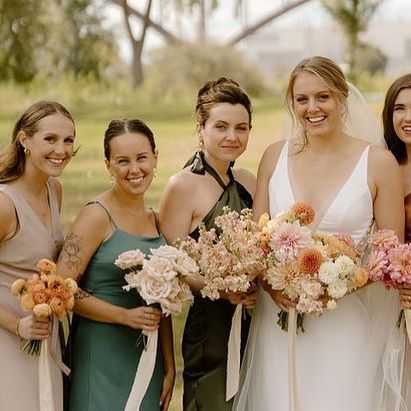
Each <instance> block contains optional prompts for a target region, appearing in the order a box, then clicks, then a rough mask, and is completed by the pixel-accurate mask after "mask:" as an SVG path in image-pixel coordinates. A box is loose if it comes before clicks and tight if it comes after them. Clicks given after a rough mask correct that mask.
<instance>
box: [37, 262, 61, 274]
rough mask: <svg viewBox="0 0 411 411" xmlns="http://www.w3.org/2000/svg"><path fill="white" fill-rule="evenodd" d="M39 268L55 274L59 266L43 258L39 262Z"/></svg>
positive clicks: (45, 272) (44, 271)
mask: <svg viewBox="0 0 411 411" xmlns="http://www.w3.org/2000/svg"><path fill="white" fill-rule="evenodd" d="M37 268H38V269H39V270H40V271H41V272H42V273H44V274H47V275H48V274H55V273H56V271H57V266H56V264H55V263H54V262H53V261H50V260H48V259H47V258H43V259H42V260H40V261H39V262H38V263H37Z"/></svg>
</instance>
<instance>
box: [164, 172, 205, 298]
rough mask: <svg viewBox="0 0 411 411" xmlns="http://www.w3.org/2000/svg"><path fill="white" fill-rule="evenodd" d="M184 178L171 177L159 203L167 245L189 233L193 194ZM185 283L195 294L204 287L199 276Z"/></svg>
mask: <svg viewBox="0 0 411 411" xmlns="http://www.w3.org/2000/svg"><path fill="white" fill-rule="evenodd" d="M186 177H187V176H185V175H184V174H182V173H179V174H177V175H175V176H173V177H171V179H170V181H169V182H168V184H167V186H166V187H165V189H164V192H163V196H162V198H161V201H160V214H159V217H160V228H161V232H162V233H163V235H164V237H165V239H166V241H167V243H168V244H172V243H173V242H174V241H175V240H177V239H179V238H180V239H183V238H185V237H187V235H188V234H189V233H190V228H191V224H192V221H193V216H194V204H193V197H195V194H194V190H193V187H192V184H191V182H190V181H189V180H188V179H187V178H186ZM196 200H197V201H198V200H199V199H198V198H197V199H196ZM187 283H188V285H189V286H190V288H191V290H192V291H193V292H195V293H199V292H200V290H201V289H202V288H203V287H204V285H205V283H204V280H203V278H202V277H201V276H200V275H199V276H196V277H191V278H189V279H187Z"/></svg>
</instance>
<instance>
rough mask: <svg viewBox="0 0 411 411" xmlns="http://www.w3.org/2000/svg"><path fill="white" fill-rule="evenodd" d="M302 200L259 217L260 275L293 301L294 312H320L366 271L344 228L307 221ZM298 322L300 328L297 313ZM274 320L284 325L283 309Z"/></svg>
mask: <svg viewBox="0 0 411 411" xmlns="http://www.w3.org/2000/svg"><path fill="white" fill-rule="evenodd" d="M314 216H315V213H314V210H313V208H312V207H311V206H310V205H308V204H306V203H296V204H294V205H293V206H292V207H291V208H290V210H289V211H288V212H282V213H280V214H278V215H277V216H276V217H275V218H273V219H271V220H270V219H269V216H268V214H264V215H262V216H261V218H260V222H259V225H260V227H261V234H260V239H261V245H262V248H263V249H264V250H265V252H266V254H267V270H266V271H265V274H264V279H265V280H266V281H267V282H268V283H269V284H270V285H271V287H272V288H273V289H274V290H278V291H282V292H283V293H284V294H285V295H286V296H287V298H289V299H290V300H292V301H295V302H296V303H297V306H296V310H297V313H299V314H321V313H322V312H323V310H324V308H326V309H335V308H336V306H337V304H336V300H338V299H339V298H342V297H343V296H344V295H346V294H347V293H350V292H351V291H353V290H355V289H357V288H359V287H362V286H364V285H365V284H366V283H367V280H368V275H367V272H366V270H364V269H362V268H359V267H358V266H357V264H358V262H359V257H360V255H359V253H358V252H357V249H356V247H355V244H354V241H353V240H352V238H351V237H350V236H349V235H347V234H343V233H341V234H334V235H327V234H323V233H317V232H314V231H311V230H310V229H309V228H307V227H306V226H307V225H309V224H310V223H311V222H312V221H313V220H314ZM297 322H298V324H297V326H298V328H301V329H302V330H303V324H302V316H301V315H300V316H299V317H298V319H297ZM278 324H279V325H280V326H281V328H282V329H283V330H287V328H288V315H287V313H285V312H284V311H281V312H280V313H279V321H278Z"/></svg>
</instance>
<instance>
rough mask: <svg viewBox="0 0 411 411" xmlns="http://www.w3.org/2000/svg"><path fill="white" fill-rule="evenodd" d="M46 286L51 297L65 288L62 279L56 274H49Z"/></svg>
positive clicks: (56, 295)
mask: <svg viewBox="0 0 411 411" xmlns="http://www.w3.org/2000/svg"><path fill="white" fill-rule="evenodd" d="M47 287H48V289H49V290H50V294H51V296H52V297H58V296H60V295H61V294H62V292H63V290H64V289H65V286H64V280H63V279H62V278H61V277H59V276H58V275H55V274H51V275H50V276H49V278H48V281H47Z"/></svg>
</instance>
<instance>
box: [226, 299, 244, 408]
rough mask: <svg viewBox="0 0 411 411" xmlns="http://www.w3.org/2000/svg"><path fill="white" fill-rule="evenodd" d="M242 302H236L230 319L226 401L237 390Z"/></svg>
mask: <svg viewBox="0 0 411 411" xmlns="http://www.w3.org/2000/svg"><path fill="white" fill-rule="evenodd" d="M242 314H243V304H237V307H236V309H235V311H234V314H233V318H232V320H231V329H230V336H229V338H228V353H227V376H226V394H225V399H226V401H229V400H231V398H233V397H234V395H235V394H236V393H237V391H238V384H239V380H240V349H241V317H242Z"/></svg>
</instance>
